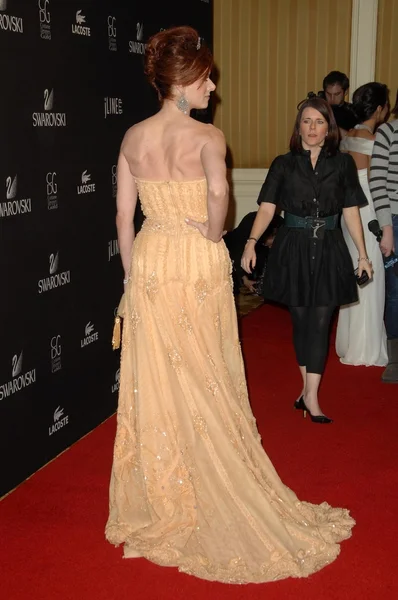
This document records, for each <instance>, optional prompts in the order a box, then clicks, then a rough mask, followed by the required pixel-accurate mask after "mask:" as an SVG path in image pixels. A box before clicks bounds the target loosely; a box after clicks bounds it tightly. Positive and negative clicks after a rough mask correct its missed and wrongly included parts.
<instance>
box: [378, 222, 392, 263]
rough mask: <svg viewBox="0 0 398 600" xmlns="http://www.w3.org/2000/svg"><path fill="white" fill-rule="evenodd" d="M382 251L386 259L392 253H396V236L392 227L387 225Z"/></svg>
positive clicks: (381, 241)
mask: <svg viewBox="0 0 398 600" xmlns="http://www.w3.org/2000/svg"><path fill="white" fill-rule="evenodd" d="M380 250H381V253H382V254H384V256H385V257H388V256H390V254H391V253H392V252H395V248H394V235H393V230H392V226H391V225H385V226H384V227H383V237H382V238H381V240H380Z"/></svg>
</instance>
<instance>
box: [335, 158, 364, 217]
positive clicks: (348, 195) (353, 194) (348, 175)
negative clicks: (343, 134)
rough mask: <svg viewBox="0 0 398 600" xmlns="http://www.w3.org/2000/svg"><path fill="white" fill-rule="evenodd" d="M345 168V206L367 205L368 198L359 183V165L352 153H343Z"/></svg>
mask: <svg viewBox="0 0 398 600" xmlns="http://www.w3.org/2000/svg"><path fill="white" fill-rule="evenodd" d="M341 157H342V159H343V168H344V186H345V193H344V204H343V208H350V207H352V206H366V204H368V200H367V198H366V196H365V193H364V191H363V189H362V187H361V184H360V183H359V179H358V171H357V166H356V164H355V161H354V159H353V158H352V156H351V155H350V154H346V153H342V154H341Z"/></svg>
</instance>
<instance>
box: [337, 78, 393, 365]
mask: <svg viewBox="0 0 398 600" xmlns="http://www.w3.org/2000/svg"><path fill="white" fill-rule="evenodd" d="M353 109H354V111H355V113H356V115H357V116H358V120H359V124H357V125H355V127H354V128H353V129H351V130H350V131H349V132H348V133H347V135H346V137H345V138H343V140H342V142H341V144H340V150H342V151H343V152H348V153H349V154H350V155H351V156H352V157H353V159H354V161H355V164H356V167H357V169H358V177H359V181H360V184H361V187H362V189H363V191H364V194H365V196H366V199H367V201H368V203H367V204H366V205H365V206H361V207H360V209H359V212H360V215H361V220H362V227H363V230H364V236H365V243H366V248H367V251H368V255H369V258H370V260H371V261H372V264H373V269H374V274H373V281H370V282H368V283H367V284H365V285H364V286H363V287H359V289H358V301H357V302H355V303H354V304H350V305H348V306H342V307H341V308H340V311H339V320H338V325H337V334H336V352H337V355H338V356H339V357H340V361H341V362H342V363H344V364H346V365H366V366H376V367H383V366H385V365H386V364H387V336H386V330H385V326H384V320H383V314H384V300H385V275H384V268H383V258H382V254H381V252H380V248H379V244H378V242H377V239H376V237H375V235H374V234H373V233H371V231H369V228H368V224H369V223H370V222H371V221H374V220H375V219H376V213H375V209H374V206H373V200H372V196H371V194H370V189H369V172H370V160H371V156H372V150H373V144H374V139H375V130H376V129H377V127H378V126H379V125H380V124H381V123H384V121H385V119H386V117H387V115H388V111H389V104H388V88H387V86H386V85H384V84H383V83H378V82H371V83H366V84H365V85H362V86H361V87H359V88H358V89H357V90H355V92H354V95H353ZM341 228H342V231H343V235H344V239H345V242H346V244H347V246H348V249H349V251H350V254H351V258H352V262H353V265H355V261H356V256H357V253H356V247H355V244H354V242H353V241H352V238H351V236H350V234H349V231H348V228H347V223H346V221H345V219H344V216H343V217H342V219H341ZM355 266H356V265H355Z"/></svg>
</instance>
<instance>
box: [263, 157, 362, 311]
mask: <svg viewBox="0 0 398 600" xmlns="http://www.w3.org/2000/svg"><path fill="white" fill-rule="evenodd" d="M257 202H258V204H261V202H271V203H273V204H277V205H278V206H279V208H280V209H281V210H283V211H285V212H288V213H292V214H293V215H296V216H298V217H307V216H308V217H319V218H324V217H328V216H331V215H340V214H341V211H342V209H343V208H348V207H351V206H363V205H365V204H367V199H366V196H365V194H364V192H363V190H362V188H361V186H360V183H359V180H358V173H357V169H356V165H355V162H354V159H353V158H352V156H350V155H349V154H346V153H341V152H339V151H337V152H336V153H335V154H329V153H328V152H327V151H326V150H322V151H321V153H320V155H319V158H318V162H317V164H316V166H315V168H313V167H312V164H311V156H310V152H309V151H306V150H303V151H301V152H298V153H292V152H289V153H288V154H284V155H281V156H278V157H277V158H275V160H274V161H273V163H272V165H271V167H270V169H269V172H268V175H267V177H266V179H265V182H264V184H263V186H262V188H261V191H260V195H259V198H258V201H257ZM263 294H264V297H265V298H266V299H268V300H273V301H275V302H280V303H282V304H287V305H288V306H331V305H333V306H340V305H342V304H350V303H352V302H356V301H357V299H358V290H357V283H356V280H355V275H354V267H353V264H352V260H351V257H350V254H349V251H348V248H347V246H346V243H345V241H344V238H343V235H342V232H341V229H340V227H339V226H338V227H337V228H336V229H330V230H326V231H325V232H324V235H323V237H322V239H317V238H314V237H313V231H312V230H311V229H303V228H296V227H287V226H285V225H284V226H282V227H280V229H279V230H278V233H277V235H276V238H275V240H274V243H273V245H272V249H271V252H270V254H269V258H268V265H267V272H266V277H265V279H264V288H263Z"/></svg>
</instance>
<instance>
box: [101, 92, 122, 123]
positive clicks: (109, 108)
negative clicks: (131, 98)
mask: <svg viewBox="0 0 398 600" xmlns="http://www.w3.org/2000/svg"><path fill="white" fill-rule="evenodd" d="M122 114H123V101H122V99H121V98H111V97H110V96H106V97H105V98H104V116H105V119H106V118H107V116H108V115H122Z"/></svg>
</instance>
